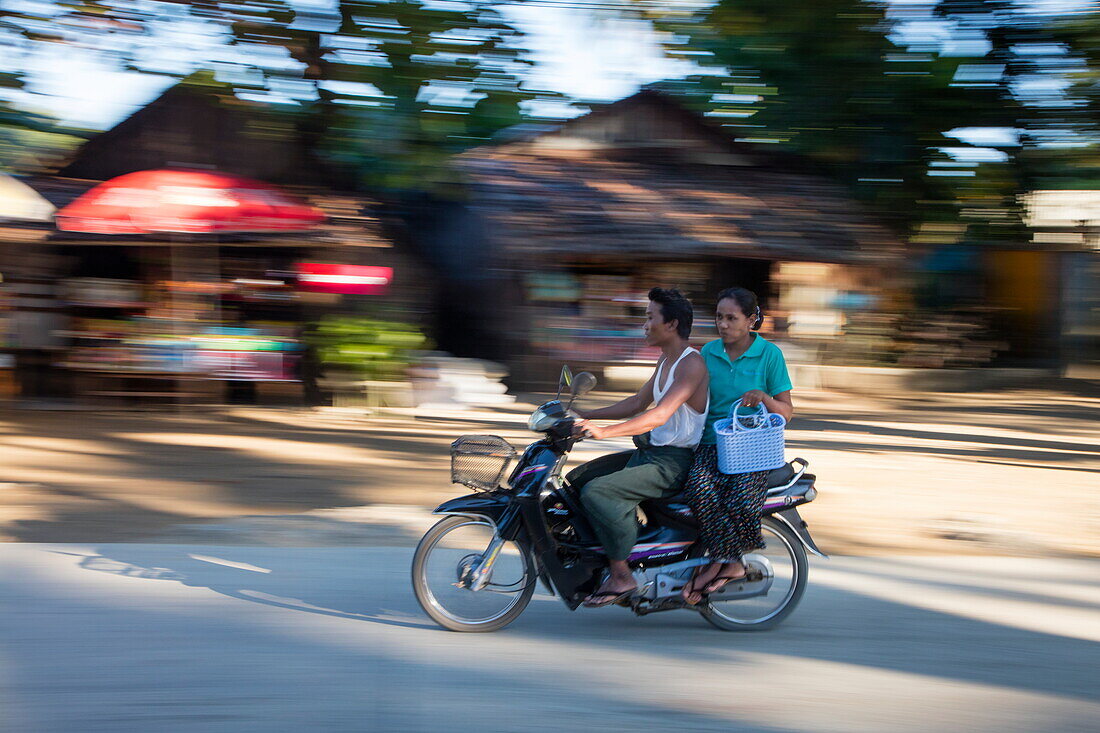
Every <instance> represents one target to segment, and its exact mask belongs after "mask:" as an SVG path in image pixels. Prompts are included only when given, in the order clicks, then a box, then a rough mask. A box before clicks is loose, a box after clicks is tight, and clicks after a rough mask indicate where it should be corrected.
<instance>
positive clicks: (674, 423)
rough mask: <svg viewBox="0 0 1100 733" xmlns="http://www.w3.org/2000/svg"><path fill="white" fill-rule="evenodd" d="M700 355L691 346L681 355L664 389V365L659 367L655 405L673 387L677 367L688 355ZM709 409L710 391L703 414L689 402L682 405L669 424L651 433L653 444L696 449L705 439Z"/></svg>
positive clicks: (655, 379) (656, 378)
mask: <svg viewBox="0 0 1100 733" xmlns="http://www.w3.org/2000/svg"><path fill="white" fill-rule="evenodd" d="M698 353H699V352H698V351H696V350H695V349H693V348H691V347H690V346H689V347H687V348H686V349H684V353H682V354H680V358H679V359H677V360H676V361H675V362H674V363H673V364H672V368H671V369H669V370H668V379H666V380H665V384H664V387H662V386H661V366H662V364H658V365H657V376H656V377H655V378H654V379H653V403H654V404H657V403H658V402H660V401H661V398H663V397H664V396H665V393H666V392H668V390H669V388H670V387H671V386H672V382H673V380H675V379H676V365H677V364H679V363H680V362H681V361H683V360H684V357H685V356H687V355H688V354H698ZM708 409H710V390H708V391H707V406H706V407H704V408H703V411H702V412H698V411H696V410H694V409H693V408H692V407H691V405H689V404H688V403H687V402H685V403H684V404H682V405H680V406H679V407H677V408H676V412H674V413H672V417H670V418H669V419H668V422H666V423H665V424H664V425H661V426H659V427H656V428H653V430H651V431H650V433H649V437H650V442H651V444H652V445H671V446H675V447H677V448H694V447H695V446H697V445H699V440H700V439H701V438H702V437H703V425H704V424H705V423H706V421H707V410H708Z"/></svg>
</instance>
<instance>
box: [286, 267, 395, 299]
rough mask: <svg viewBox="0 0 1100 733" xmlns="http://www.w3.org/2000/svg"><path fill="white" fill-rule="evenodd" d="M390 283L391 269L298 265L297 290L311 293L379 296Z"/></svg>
mask: <svg viewBox="0 0 1100 733" xmlns="http://www.w3.org/2000/svg"><path fill="white" fill-rule="evenodd" d="M391 280H393V268H392V267H372V266H368V265H329V264H325V263H323V262H302V263H300V264H299V265H298V288H299V289H300V290H305V291H308V292H311V293H339V294H342V295H381V294H383V293H384V292H386V286H387V285H389V284H390V281H391Z"/></svg>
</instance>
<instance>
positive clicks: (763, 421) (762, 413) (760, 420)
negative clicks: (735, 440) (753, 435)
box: [730, 400, 769, 430]
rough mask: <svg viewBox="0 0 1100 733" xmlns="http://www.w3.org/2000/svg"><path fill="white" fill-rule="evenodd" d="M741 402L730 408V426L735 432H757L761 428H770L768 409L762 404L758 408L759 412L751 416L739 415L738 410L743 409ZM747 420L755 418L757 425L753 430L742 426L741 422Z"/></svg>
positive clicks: (738, 401)
mask: <svg viewBox="0 0 1100 733" xmlns="http://www.w3.org/2000/svg"><path fill="white" fill-rule="evenodd" d="M741 406H742V405H741V400H737V401H736V402H734V403H733V406H732V407H731V408H730V426H731V427H732V428H733V429H734V430H757V429H759V428H766V427H768V424H769V423H768V408H767V407H765V406H764V403H763V402H761V403H760V404H758V405H757V406H756V408H757V411H756V413H754V414H750V415H740V416H739V415H738V414H737V408H739V407H741ZM750 409H751V408H750ZM745 418H754V422H755V424H754V425H753V426H752V427H751V428H747V427H745V426H744V425H742V424H741V420H743V419H745Z"/></svg>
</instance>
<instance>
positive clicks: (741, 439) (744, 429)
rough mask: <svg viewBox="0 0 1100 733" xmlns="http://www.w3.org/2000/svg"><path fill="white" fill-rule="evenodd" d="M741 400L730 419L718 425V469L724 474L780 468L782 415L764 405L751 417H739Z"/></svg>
mask: <svg viewBox="0 0 1100 733" xmlns="http://www.w3.org/2000/svg"><path fill="white" fill-rule="evenodd" d="M739 407H741V400H737V402H734V403H733V407H731V408H730V416H729V418H728V419H726V420H719V421H718V422H716V423H714V432H715V434H716V435H717V437H718V470H719V471H721V472H722V473H750V472H752V471H770V470H772V469H773V468H779V467H780V466H782V465H783V464H784V463H785V461H784V460H783V430H784V428H785V427H786V425H787V421H786V420H785V419H783V416H782V415H777V414H775V413H774V412H768V408H766V407H764V405H763V403H761V404H760V405H757V410H756V411H755V412H752V413H750V414H747V415H738V414H737V409H738V408H739Z"/></svg>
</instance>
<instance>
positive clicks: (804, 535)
mask: <svg viewBox="0 0 1100 733" xmlns="http://www.w3.org/2000/svg"><path fill="white" fill-rule="evenodd" d="M771 516H773V517H775V518H776V519H778V520H779V521H780V522H782V523H783V524H785V525H787V526H788V527H790V529H791V531H793V532H794V533H795V536H796V537H798V539H799V540H800V541H801V542H802V544H803V545H805V547H806V549H807V550H809V551H810V552H812V553H813V554H815V555H817V556H818V557H823V558H825V559H828V558H829V556H828V555H826V554H825V553H824V552H822V551H821V550H819V549H817V545H816V544H814V538H813V537H811V536H810V529H809V527H808V526H807V525H806V522H805V521H804V520H803V519H802V516H801V515H800V514H799V513H798V510H797V509H795V508H794V507H791V508H790V509H784V510H783V511H781V512H776V513H775V514H772V515H771Z"/></svg>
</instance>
